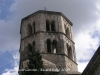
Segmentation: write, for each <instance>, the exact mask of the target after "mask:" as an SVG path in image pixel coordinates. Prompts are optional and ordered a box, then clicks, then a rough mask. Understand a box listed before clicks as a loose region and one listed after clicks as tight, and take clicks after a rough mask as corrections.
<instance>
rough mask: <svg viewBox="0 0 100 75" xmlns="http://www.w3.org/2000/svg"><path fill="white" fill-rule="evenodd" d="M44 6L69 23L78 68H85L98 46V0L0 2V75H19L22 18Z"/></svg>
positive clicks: (99, 33)
mask: <svg viewBox="0 0 100 75" xmlns="http://www.w3.org/2000/svg"><path fill="white" fill-rule="evenodd" d="M44 7H46V9H47V10H48V11H57V12H62V13H63V14H64V15H65V16H66V17H67V18H68V19H70V20H71V21H72V23H73V33H74V41H75V48H76V55H77V62H78V69H79V71H80V72H82V71H83V70H84V68H85V67H86V65H87V63H88V62H89V60H90V58H91V57H92V55H93V54H94V52H95V51H96V49H97V48H98V46H99V44H100V39H99V37H100V32H99V31H100V0H0V60H1V61H0V64H2V65H0V75H18V74H17V71H18V66H19V64H18V63H19V46H20V34H19V33H20V24H21V19H22V18H24V17H26V16H28V15H30V14H32V13H34V12H36V11H38V10H44Z"/></svg>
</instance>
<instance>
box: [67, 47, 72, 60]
mask: <svg viewBox="0 0 100 75" xmlns="http://www.w3.org/2000/svg"><path fill="white" fill-rule="evenodd" d="M67 49H68V57H69V58H70V59H73V58H72V48H71V47H68V48H67Z"/></svg>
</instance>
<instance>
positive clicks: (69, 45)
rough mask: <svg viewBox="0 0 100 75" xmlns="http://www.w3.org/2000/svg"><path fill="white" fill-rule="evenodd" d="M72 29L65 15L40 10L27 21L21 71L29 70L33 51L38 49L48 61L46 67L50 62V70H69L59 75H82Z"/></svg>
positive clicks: (21, 49) (25, 20) (21, 51)
mask: <svg viewBox="0 0 100 75" xmlns="http://www.w3.org/2000/svg"><path fill="white" fill-rule="evenodd" d="M72 25H73V24H72V22H71V21H70V20H69V19H68V18H67V17H66V16H64V15H63V14H62V13H61V12H54V11H44V10H39V11H37V12H35V13H33V14H31V15H29V16H27V17H25V18H23V19H22V21H21V27H20V34H21V42H20V65H19V69H22V68H26V67H27V62H28V61H29V60H28V53H29V49H31V48H32V47H33V46H35V49H36V50H39V51H40V53H41V55H42V58H43V59H44V60H45V61H44V65H45V62H46V61H47V62H48V63H46V64H47V65H46V66H47V67H48V66H52V65H55V67H56V68H58V69H59V68H60V69H61V68H66V71H65V72H61V71H59V72H58V73H59V75H67V74H69V73H70V75H71V74H74V73H78V69H77V62H76V52H75V43H74V42H73V33H72ZM49 62H50V63H49ZM47 67H46V68H47ZM49 68H50V67H49ZM58 73H57V75H58ZM20 75H21V74H20ZM48 75H49V74H48Z"/></svg>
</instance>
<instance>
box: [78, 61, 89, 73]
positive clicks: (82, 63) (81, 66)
mask: <svg viewBox="0 0 100 75" xmlns="http://www.w3.org/2000/svg"><path fill="white" fill-rule="evenodd" d="M87 64H88V61H87V62H78V65H79V66H78V71H79V72H81V73H82V72H83V70H84V68H85V67H86V65H87Z"/></svg>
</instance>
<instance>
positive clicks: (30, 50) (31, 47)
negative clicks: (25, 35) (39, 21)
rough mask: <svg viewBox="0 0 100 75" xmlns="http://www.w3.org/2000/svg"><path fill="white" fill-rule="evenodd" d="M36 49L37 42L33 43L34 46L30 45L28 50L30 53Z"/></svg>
mask: <svg viewBox="0 0 100 75" xmlns="http://www.w3.org/2000/svg"><path fill="white" fill-rule="evenodd" d="M34 49H35V41H34V42H33V44H32V45H31V44H28V50H29V52H32V50H34Z"/></svg>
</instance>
